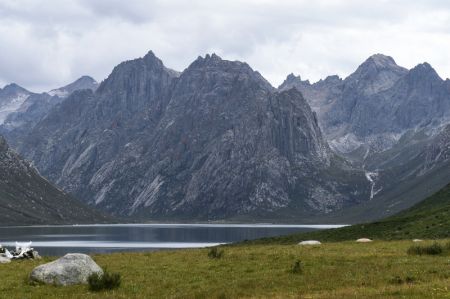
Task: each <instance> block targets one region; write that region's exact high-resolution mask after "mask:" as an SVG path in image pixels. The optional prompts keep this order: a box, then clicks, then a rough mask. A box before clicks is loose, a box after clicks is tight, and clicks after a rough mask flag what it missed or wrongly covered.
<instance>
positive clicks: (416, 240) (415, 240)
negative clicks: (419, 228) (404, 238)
mask: <svg viewBox="0 0 450 299" xmlns="http://www.w3.org/2000/svg"><path fill="white" fill-rule="evenodd" d="M422 241H423V240H421V239H414V240H413V242H422Z"/></svg>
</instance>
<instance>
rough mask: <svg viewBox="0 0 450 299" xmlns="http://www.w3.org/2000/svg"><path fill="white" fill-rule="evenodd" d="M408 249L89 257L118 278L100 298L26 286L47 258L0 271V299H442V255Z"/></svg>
mask: <svg viewBox="0 0 450 299" xmlns="http://www.w3.org/2000/svg"><path fill="white" fill-rule="evenodd" d="M444 242H445V241H441V243H442V244H444ZM423 243H424V245H425V244H432V242H423ZM411 245H412V242H411V241H390V242H385V241H375V242H373V243H366V244H361V243H355V242H340V243H325V244H322V245H320V246H298V245H253V246H247V245H239V246H223V247H221V250H224V255H223V256H222V258H220V259H211V258H210V257H208V252H209V249H195V250H178V251H159V252H150V253H115V254H104V255H94V256H93V258H94V260H95V261H96V262H97V263H98V264H99V265H100V266H101V267H107V268H108V270H109V271H111V272H114V273H120V274H121V278H122V283H121V285H120V287H119V288H117V289H114V290H105V291H101V292H91V291H89V287H88V286H85V285H83V286H70V287H57V286H47V285H35V286H33V285H29V284H28V283H27V281H26V277H27V275H28V274H29V273H30V272H31V270H32V269H33V268H34V267H36V266H37V265H38V264H42V263H45V262H48V261H50V260H52V259H51V258H44V260H41V261H27V260H25V261H17V262H12V263H10V264H0V277H1V283H0V298H49V299H52V298H83V299H88V298H448V296H449V289H448V287H449V285H450V256H449V255H448V254H447V253H443V254H441V255H435V256H429V255H422V256H419V255H408V254H407V250H408V248H409V247H410V246H411ZM297 261H299V266H296V263H297ZM294 268H295V270H294Z"/></svg>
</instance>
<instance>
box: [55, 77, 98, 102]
mask: <svg viewBox="0 0 450 299" xmlns="http://www.w3.org/2000/svg"><path fill="white" fill-rule="evenodd" d="M97 87H98V83H97V81H95V80H94V78H92V77H90V76H82V77H80V78H78V79H77V80H75V81H74V82H72V83H70V84H68V85H66V86H63V87H60V88H57V89H53V90H51V91H49V92H48V94H49V95H51V96H58V97H62V98H65V97H67V96H69V95H70V94H71V93H72V92H74V91H76V90H82V89H90V90H92V91H95V90H96V89H97Z"/></svg>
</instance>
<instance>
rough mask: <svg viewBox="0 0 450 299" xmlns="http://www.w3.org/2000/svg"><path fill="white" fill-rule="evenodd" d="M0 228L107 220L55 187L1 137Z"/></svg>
mask: <svg viewBox="0 0 450 299" xmlns="http://www.w3.org/2000/svg"><path fill="white" fill-rule="evenodd" d="M0 213H1V217H0V225H31V224H72V223H96V222H104V221H107V220H108V219H107V218H105V217H104V216H102V215H101V214H99V213H97V212H94V211H92V210H91V209H90V208H87V207H85V206H84V205H82V204H81V203H80V202H78V201H76V200H74V199H73V198H72V197H70V196H69V195H67V194H65V193H64V192H63V191H60V190H59V189H57V188H55V187H54V186H53V185H52V184H50V183H49V182H48V181H47V180H45V179H44V178H42V177H41V176H40V175H39V174H38V172H37V171H36V170H35V169H34V168H33V167H32V166H31V165H30V164H29V163H28V162H26V161H24V160H22V159H21V158H20V157H19V156H18V155H17V154H16V153H15V152H14V151H12V150H11V149H9V147H8V145H7V143H6V141H5V140H4V139H3V138H2V137H0Z"/></svg>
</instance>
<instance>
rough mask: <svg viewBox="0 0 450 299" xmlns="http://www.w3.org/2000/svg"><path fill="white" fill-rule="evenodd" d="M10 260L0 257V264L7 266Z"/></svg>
mask: <svg viewBox="0 0 450 299" xmlns="http://www.w3.org/2000/svg"><path fill="white" fill-rule="evenodd" d="M10 262H11V260H10V259H9V258H7V257H5V256H0V264H7V263H10Z"/></svg>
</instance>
